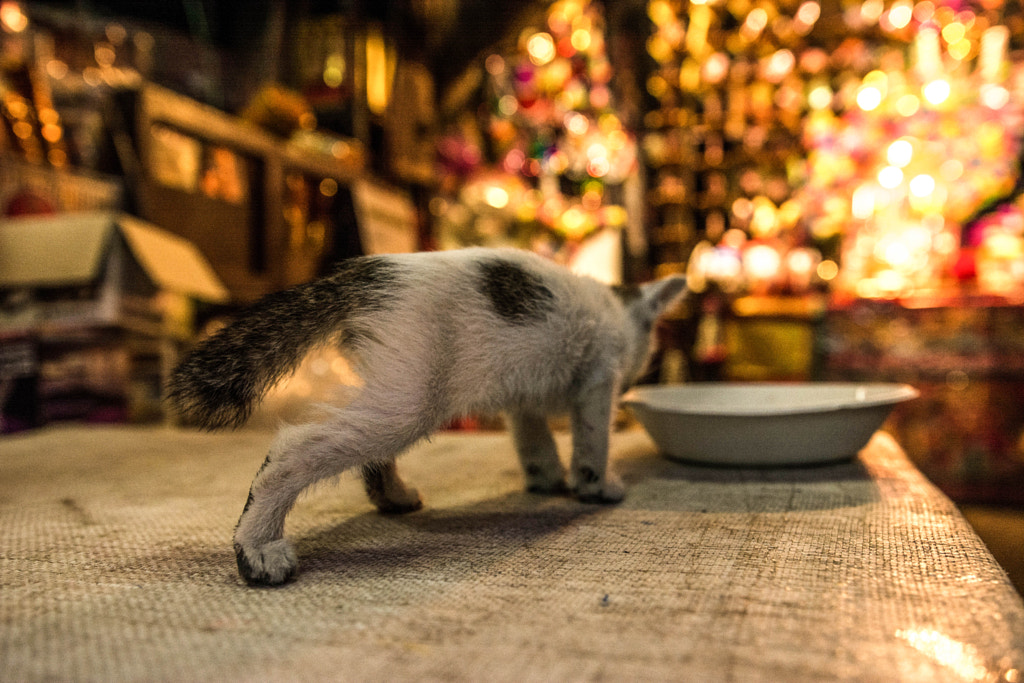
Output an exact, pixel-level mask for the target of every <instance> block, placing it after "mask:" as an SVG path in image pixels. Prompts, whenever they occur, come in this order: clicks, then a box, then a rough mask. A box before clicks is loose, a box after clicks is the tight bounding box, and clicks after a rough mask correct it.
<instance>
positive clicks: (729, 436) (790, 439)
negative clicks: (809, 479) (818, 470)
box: [623, 382, 919, 466]
mask: <svg viewBox="0 0 1024 683" xmlns="http://www.w3.org/2000/svg"><path fill="white" fill-rule="evenodd" d="M918 395H919V393H918V391H917V389H914V388H913V387H911V386H908V385H906V384H857V383H845V382H828V383H826V382H820V383H819V382H811V383H799V384H777V383H717V382H711V383H695V384H681V385H661V386H644V387H636V388H634V389H632V390H631V391H630V392H629V393H627V394H626V395H625V396H624V397H623V404H624V405H626V406H629V407H630V409H632V411H633V413H634V414H635V415H636V417H637V419H639V420H640V423H641V424H642V425H643V426H644V428H645V429H646V430H647V433H648V434H650V435H651V438H652V439H654V443H655V444H656V445H657V446H658V448H660V449H661V451H662V452H663V453H665V455H668V456H669V457H672V458H677V459H681V460H688V461H693V462H703V463H712V464H718V465H748V466H750V465H754V466H776V465H806V464H814V463H825V462H834V461H838V460H846V459H849V458H852V457H853V456H854V455H856V454H857V452H858V451H859V450H860V449H861V448H863V447H864V446H865V445H866V444H867V442H868V439H870V438H871V435H872V434H873V433H874V432H875V430H877V429H878V428H879V427H881V426H882V423H883V422H885V419H886V418H887V417H888V416H889V413H890V412H892V409H893V408H894V407H895V406H896V405H897V404H899V403H902V402H904V401H909V400H911V399H914V398H917V396H918Z"/></svg>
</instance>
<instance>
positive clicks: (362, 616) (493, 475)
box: [0, 427, 1024, 682]
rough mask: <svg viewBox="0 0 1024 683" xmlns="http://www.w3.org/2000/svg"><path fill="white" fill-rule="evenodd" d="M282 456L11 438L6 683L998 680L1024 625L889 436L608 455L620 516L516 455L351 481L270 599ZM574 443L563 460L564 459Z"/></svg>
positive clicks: (309, 525) (405, 466)
mask: <svg viewBox="0 0 1024 683" xmlns="http://www.w3.org/2000/svg"><path fill="white" fill-rule="evenodd" d="M271 438H272V437H271V434H269V433H266V432H262V431H242V432H237V433H229V434H212V435H211V434H198V433H192V432H187V431H179V430H172V429H165V428H128V427H72V428H67V427H64V428H50V429H45V430H42V431H39V432H36V433H31V434H27V435H21V436H13V437H5V438H4V439H3V440H2V441H0V583H2V587H0V679H3V680H9V681H184V680H197V681H199V680H209V681H212V680H217V681H263V680H271V681H272V680H281V681H300V680H301V681H310V680H339V681H385V680H386V681H442V680H443V681H600V680H609V681H626V680H644V681H769V680H770V681H824V680H851V681H853V680H856V681H886V682H890V681H983V680H998V679H1003V680H1012V679H1013V677H1014V675H1015V674H1014V670H1015V669H1016V670H1018V671H1019V670H1021V669H1024V658H1022V650H1024V605H1022V604H1021V600H1020V597H1019V596H1018V595H1017V594H1016V593H1015V592H1014V591H1013V589H1012V588H1011V587H1010V585H1009V583H1008V582H1007V580H1006V577H1005V575H1004V574H1003V572H1002V570H1001V569H1000V568H999V567H998V566H997V565H996V564H995V562H994V561H993V560H992V558H991V556H990V555H989V553H988V552H987V550H986V549H985V547H984V546H983V545H982V543H981V541H980V540H978V538H977V537H976V536H975V535H974V534H973V532H971V531H970V530H969V528H968V527H967V525H966V523H965V522H964V520H963V519H962V517H961V516H960V515H959V513H958V512H957V510H956V509H955V507H954V506H953V505H952V504H951V503H950V502H949V501H948V499H946V498H945V497H943V496H942V495H941V494H939V493H938V492H937V491H936V490H935V489H934V488H933V487H932V486H931V485H930V484H929V483H927V482H926V481H925V480H924V479H923V478H922V477H921V476H920V475H919V474H918V472H917V471H916V470H915V469H913V467H912V466H910V465H909V463H908V462H907V460H906V458H905V456H904V455H903V454H902V452H901V451H900V450H899V448H898V446H896V444H895V443H894V442H893V441H892V439H891V438H890V437H888V436H887V435H885V434H878V435H876V437H875V439H874V440H873V441H872V443H871V445H870V446H869V448H867V449H866V450H865V451H864V452H862V454H861V455H860V456H859V458H858V459H857V460H855V461H853V462H850V463H841V464H836V465H830V466H824V467H814V468H807V469H799V468H797V469H784V470H760V471H759V470H742V469H715V468H705V467H697V466H688V465H682V464H678V463H673V462H670V461H667V460H665V459H663V458H661V457H659V456H658V455H657V454H656V453H655V451H654V448H653V446H652V445H651V443H650V441H649V440H648V439H647V437H646V436H645V435H644V434H643V433H642V432H637V431H627V432H625V433H621V434H616V435H615V436H614V438H613V453H614V465H613V466H614V468H615V469H616V470H617V471H619V472H620V473H621V474H622V475H623V477H624V478H625V480H626V482H627V484H628V495H627V498H626V500H625V502H624V503H623V504H621V505H619V506H614V507H602V506H594V505H584V504H581V503H578V502H575V501H573V500H571V499H568V498H544V497H540V496H534V495H530V494H527V493H523V492H521V487H522V479H521V475H520V473H519V471H518V466H517V464H516V461H515V457H514V455H513V452H512V449H511V445H510V443H509V440H508V438H507V436H506V435H504V434H501V433H481V434H474V435H460V434H442V435H439V436H437V437H435V438H434V439H433V440H431V441H430V442H426V443H424V444H421V445H420V446H418V447H416V448H415V449H414V450H413V452H411V453H409V454H408V455H406V456H404V457H403V458H402V459H401V460H400V461H399V465H400V468H401V470H402V471H403V474H404V475H405V476H406V478H407V479H408V480H409V481H410V483H414V485H416V486H417V487H418V488H419V489H420V491H421V493H422V494H423V496H424V498H425V500H426V503H427V507H426V508H425V509H423V510H422V511H419V512H416V513H413V514H410V515H406V516H399V517H384V516H380V515H378V514H376V513H375V512H374V511H373V510H372V508H371V506H370V504H369V503H368V502H367V501H366V498H365V496H364V494H363V493H362V490H361V485H360V483H359V481H358V480H357V479H356V478H355V477H354V476H352V475H346V476H343V477H342V478H341V480H340V481H339V482H337V483H336V484H330V485H324V486H320V487H318V488H316V489H315V490H313V491H312V492H311V493H310V494H309V495H307V496H305V497H304V498H302V499H301V500H300V502H299V504H298V506H297V507H296V509H295V511H294V512H293V514H292V516H291V517H290V518H289V523H288V529H287V533H288V535H289V536H290V537H291V538H292V539H294V540H295V542H296V547H297V551H298V555H299V558H300V562H301V570H300V574H299V576H298V579H297V580H296V581H295V582H294V583H292V584H289V585H287V586H285V587H283V588H278V589H253V588H248V587H246V586H245V585H244V584H243V583H241V581H240V580H239V579H238V577H237V574H236V571H235V566H234V556H233V553H232V550H231V533H232V530H233V526H234V523H235V521H236V519H237V516H238V514H239V512H240V509H241V506H242V504H243V503H244V501H245V497H246V492H247V489H248V485H249V482H250V480H251V477H252V475H253V474H254V473H255V471H256V469H257V468H258V467H259V465H260V463H261V462H262V459H263V457H264V454H265V452H266V448H267V446H268V444H269V442H270V440H271ZM559 444H560V446H561V447H562V449H563V452H565V451H566V450H567V445H568V443H567V440H566V439H565V438H564V437H562V438H560V439H559Z"/></svg>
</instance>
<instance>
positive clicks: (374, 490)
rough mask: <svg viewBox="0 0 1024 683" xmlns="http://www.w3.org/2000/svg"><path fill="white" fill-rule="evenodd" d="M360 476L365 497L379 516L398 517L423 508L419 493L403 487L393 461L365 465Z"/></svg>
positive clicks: (403, 484)
mask: <svg viewBox="0 0 1024 683" xmlns="http://www.w3.org/2000/svg"><path fill="white" fill-rule="evenodd" d="M362 474H363V485H364V486H365V487H366V495H368V496H369V497H370V502H372V503H373V504H374V505H376V506H377V510H378V511H379V512H380V513H381V514H385V515H400V514H405V513H406V512H415V511H416V510H419V509H420V508H422V507H423V501H422V500H421V499H420V494H419V492H418V491H417V490H416V489H414V488H411V487H409V486H406V485H405V482H403V481H402V479H401V477H399V476H398V468H397V467H396V465H395V462H394V461H393V460H386V461H383V462H369V463H366V464H365V465H363V472H362Z"/></svg>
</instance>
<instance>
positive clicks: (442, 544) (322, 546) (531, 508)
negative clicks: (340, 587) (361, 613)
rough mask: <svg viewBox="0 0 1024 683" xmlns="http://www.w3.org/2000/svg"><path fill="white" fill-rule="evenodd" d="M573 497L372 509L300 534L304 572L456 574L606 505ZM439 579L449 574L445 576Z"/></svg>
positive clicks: (521, 496) (525, 496) (342, 576)
mask: <svg viewBox="0 0 1024 683" xmlns="http://www.w3.org/2000/svg"><path fill="white" fill-rule="evenodd" d="M605 509H607V508H605V507H604V506H600V505H587V504H583V503H579V502H577V501H575V500H573V499H571V498H567V497H564V498H563V497H555V498H552V497H545V496H539V495H533V494H529V493H520V492H511V493H508V494H506V495H504V496H500V497H498V498H494V499H488V500H482V501H479V502H476V503H473V504H470V505H465V506H458V507H453V508H429V507H428V508H425V509H422V510H419V511H416V512H413V513H409V514H406V515H381V514H378V513H377V512H367V513H365V514H362V515H358V516H356V517H352V518H349V519H345V520H343V521H341V522H339V523H338V524H336V525H334V526H331V527H329V528H326V529H323V530H321V531H319V532H317V533H315V534H313V535H310V536H307V537H305V538H298V539H296V551H297V552H298V554H299V562H300V564H301V570H300V571H301V574H302V575H312V574H316V573H319V572H330V573H331V574H333V575H336V576H337V578H338V580H339V581H344V580H350V579H353V578H357V577H360V576H364V575H366V574H368V573H372V574H374V575H379V574H381V573H385V574H386V573H391V574H394V575H396V576H405V575H408V574H417V575H419V576H420V577H421V578H422V579H423V580H428V578H427V577H430V576H435V577H441V576H442V575H443V577H444V578H443V580H445V581H448V580H454V579H455V578H456V577H461V576H464V575H465V574H466V573H467V572H475V571H481V570H482V569H483V568H485V567H487V566H489V565H490V564H491V563H493V562H495V561H498V560H500V559H501V558H504V557H508V556H509V555H511V554H512V553H514V552H519V551H521V550H522V549H524V548H529V547H530V546H531V545H533V544H535V543H537V542H538V541H541V540H542V539H544V538H545V537H547V536H550V535H551V534H554V533H556V532H558V531H560V530H562V529H564V528H566V527H568V526H571V525H573V524H574V523H575V522H577V521H578V520H580V519H582V518H585V517H587V516H590V515H594V514H597V513H600V512H601V511H603V510H605ZM437 580H442V579H441V578H438V579H437Z"/></svg>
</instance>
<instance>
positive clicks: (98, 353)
mask: <svg viewBox="0 0 1024 683" xmlns="http://www.w3.org/2000/svg"><path fill="white" fill-rule="evenodd" d="M1022 134H1024V7H1022V5H1021V2H1020V1H1019V0H917V1H913V0H771V1H769V0H701V1H697V0H624V1H622V2H614V3H613V2H607V3H602V2H599V1H598V0H557V1H555V2H538V1H528V0H509V1H508V2H504V3H499V4H496V3H487V2H480V1H479V0H394V1H388V2H375V1H370V0H306V1H304V2H289V3H285V2H278V1H275V0H257V1H255V2H248V3H241V2H229V1H227V0H182V1H181V2H165V3H137V2H129V1H128V0H108V1H103V0H97V1H95V2H91V1H88V0H78V1H76V2H58V1H53V2H47V1H40V2H16V1H13V0H2V1H0V212H2V214H3V220H2V223H0V430H2V432H4V433H11V432H17V431H21V430H26V429H33V428H38V427H41V426H43V425H47V424H55V423H60V422H65V421H79V422H80V421H91V422H124V423H131V422H151V421H160V420H163V419H165V415H164V412H163V407H162V404H161V400H160V399H161V387H162V383H163V380H164V378H165V377H166V376H167V373H168V372H169V371H170V368H172V367H173V365H174V363H175V361H176V359H177V358H178V357H179V355H180V353H181V352H182V351H183V350H184V349H186V348H187V347H188V346H189V345H190V344H191V343H193V342H194V340H195V339H197V338H199V337H200V336H202V335H204V334H206V333H208V332H209V331H210V330H211V329H214V328H215V327H216V325H218V324H221V322H222V321H223V320H225V319H226V318H228V317H229V316H230V315H231V313H232V312H233V311H235V310H237V309H238V307H240V306H243V305H245V304H246V303H249V302H251V301H253V300H255V299H256V298H258V297H260V296H262V295H264V294H267V293H269V292H272V291H275V290H278V289H281V288H284V287H288V286H290V285H293V284H296V283H299V282H303V281H306V280H308V279H310V278H313V277H316V276H317V275H319V274H322V273H324V272H326V271H328V270H329V269H330V268H331V264H333V263H335V262H337V261H339V260H341V259H345V258H349V257H352V256H355V255H359V254H365V253H383V252H396V251H413V250H425V249H448V248H457V247H460V246H466V245H478V244H482V245H513V246H519V247H522V248H526V249H531V250H533V251H536V252H538V253H541V254H543V255H545V256H547V257H548V258H551V259H553V260H556V261H558V262H561V263H564V264H566V265H567V266H569V267H571V268H573V269H575V270H577V271H578V272H582V273H585V274H588V275H591V276H593V277H596V278H598V279H601V280H604V281H608V282H638V281H643V280H646V279H649V278H652V277H657V276H660V275H664V274H667V273H673V272H684V273H686V274H687V275H688V276H689V278H690V283H691V286H692V288H693V289H694V291H695V296H694V297H692V298H691V300H690V301H688V302H687V303H685V304H683V305H681V306H679V307H678V308H677V309H676V310H673V311H672V312H671V314H670V316H669V319H668V320H666V321H665V322H664V324H663V325H662V327H661V329H660V330H659V334H660V337H661V342H662V344H661V351H660V352H659V356H658V359H657V363H656V365H655V368H654V369H653V370H652V373H651V375H650V376H649V377H648V378H647V380H646V381H648V382H660V383H673V382H692V381H712V380H714V381H751V380H773V381H820V380H852V381H872V380H878V381H898V382H907V383H910V384H913V385H914V386H916V387H917V388H919V389H920V390H921V391H922V398H920V399H918V400H917V401H914V402H911V403H909V404H905V405H903V406H900V407H899V408H898V409H897V411H896V412H895V413H894V414H893V417H892V418H891V419H890V421H889V423H888V424H887V429H888V430H889V431H891V432H892V433H894V434H895V435H896V437H897V438H898V440H899V441H900V443H901V444H902V445H903V447H904V448H905V449H906V451H907V452H908V454H909V455H910V457H911V458H912V459H913V460H914V462H915V463H916V465H917V466H918V467H919V468H920V469H921V470H922V471H923V472H924V473H925V474H926V475H927V476H928V477H929V478H930V479H931V480H932V481H934V482H935V483H936V484H937V485H938V486H939V487H941V488H942V489H943V490H944V491H945V492H946V493H947V494H948V495H950V496H951V497H952V498H953V499H954V500H955V501H956V502H957V503H958V504H960V505H961V507H962V509H963V510H964V511H965V513H966V514H967V515H968V517H969V518H970V519H971V521H972V523H974V524H975V526H976V528H978V529H979V531H980V532H981V533H982V535H983V537H984V538H985V539H986V541H987V542H988V543H989V545H990V547H991V548H992V549H993V552H994V554H996V555H997V559H1000V561H1001V562H1003V564H1004V566H1006V567H1007V569H1008V571H1009V572H1010V573H1011V575H1012V576H1013V578H1014V579H1015V580H1016V581H1017V585H1018V586H1021V585H1022V583H1024V570H1022V569H1021V564H1024V512H1022V510H1024V334H1022V333H1024V200H1022V199H1021V194H1022V190H1024V179H1022V177H1021V154H1022V145H1021V138H1022ZM336 380H341V381H343V382H345V381H351V377H350V371H349V370H348V368H347V366H346V364H345V363H344V361H342V360H341V359H338V358H334V357H330V356H317V357H315V358H313V359H311V360H310V362H308V363H307V364H306V365H305V366H303V369H302V370H301V371H300V373H299V374H298V375H297V376H296V377H295V378H293V380H292V381H290V382H289V383H287V384H286V385H285V386H284V387H282V388H281V389H280V390H279V392H278V394H277V395H276V396H275V398H274V399H273V400H272V403H273V401H278V404H282V403H283V404H286V403H287V402H288V401H289V400H290V399H291V398H307V397H309V396H312V395H313V394H315V392H316V391H318V390H319V388H320V387H321V386H322V385H325V384H327V383H330V382H333V381H336ZM456 426H457V427H460V428H483V427H490V426H494V425H493V423H492V422H490V421H488V420H487V419H486V418H484V417H481V418H480V419H479V420H467V421H466V422H465V423H464V424H460V425H456ZM0 444H2V441H0Z"/></svg>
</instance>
